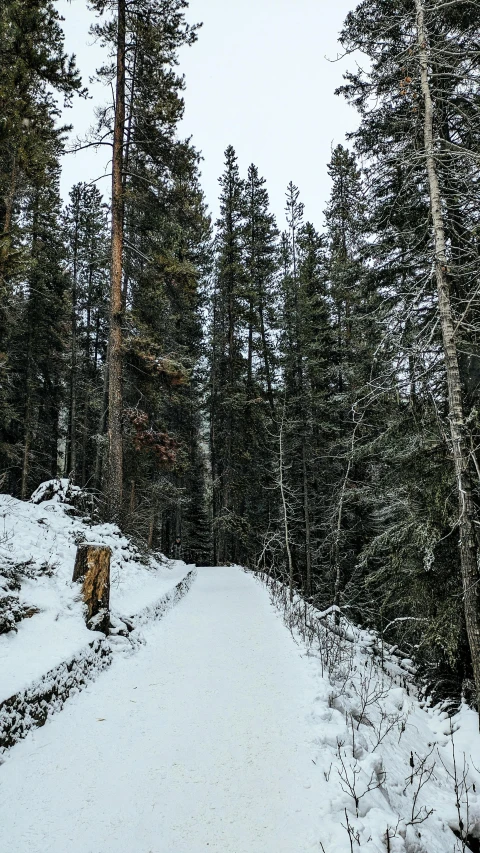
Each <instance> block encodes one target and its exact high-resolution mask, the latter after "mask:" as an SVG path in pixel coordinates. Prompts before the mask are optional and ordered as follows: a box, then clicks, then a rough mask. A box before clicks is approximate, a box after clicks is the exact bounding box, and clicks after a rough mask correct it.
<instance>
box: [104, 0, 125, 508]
mask: <svg viewBox="0 0 480 853" xmlns="http://www.w3.org/2000/svg"><path fill="white" fill-rule="evenodd" d="M125 29H126V21H125V0H118V36H117V80H116V94H115V125H114V134H113V160H112V270H111V287H110V333H109V342H108V480H107V482H108V493H107V504H108V515H109V518H110V519H111V520H112V521H115V522H119V521H120V520H121V512H122V497H123V441H122V408H123V400H122V319H123V294H122V277H123V213H124V193H123V143H124V135H125Z"/></svg>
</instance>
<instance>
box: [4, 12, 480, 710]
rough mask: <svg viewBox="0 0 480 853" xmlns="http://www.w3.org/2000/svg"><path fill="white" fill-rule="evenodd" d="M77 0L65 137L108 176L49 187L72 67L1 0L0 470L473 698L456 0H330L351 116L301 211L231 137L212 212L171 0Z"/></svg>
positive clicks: (58, 36)
mask: <svg viewBox="0 0 480 853" xmlns="http://www.w3.org/2000/svg"><path fill="white" fill-rule="evenodd" d="M91 6H92V8H93V9H94V10H95V11H96V13H97V15H98V19H97V20H98V23H97V25H96V27H95V33H96V36H97V37H98V39H99V40H100V41H101V43H102V44H103V45H104V48H105V54H106V61H105V65H104V67H103V68H101V69H99V71H98V76H99V77H100V78H101V79H103V80H104V82H105V83H106V84H108V87H110V88H111V90H112V91H113V92H114V93H115V98H114V99H113V101H112V103H111V104H109V105H107V106H106V107H105V108H104V109H103V110H100V111H99V112H98V114H97V121H96V126H95V127H94V129H93V130H92V133H91V135H90V137H89V139H88V140H86V141H84V143H83V144H85V145H91V146H100V145H110V146H111V150H112V194H111V198H110V197H108V198H107V199H104V198H102V195H101V193H100V191H99V189H98V188H97V186H96V185H95V184H90V185H88V184H85V183H79V184H77V185H76V186H75V187H73V188H72V190H71V193H70V198H69V202H68V204H66V205H62V203H61V200H60V197H59V191H58V181H59V172H60V165H59V164H60V157H61V155H62V153H63V152H64V150H65V146H66V131H67V128H61V127H59V124H58V120H59V116H60V110H59V106H58V98H59V96H60V97H62V98H64V100H65V101H66V103H67V104H68V103H69V102H70V101H71V99H72V98H73V97H74V96H78V95H80V96H82V95H85V92H84V90H83V89H82V84H81V81H80V77H79V74H78V72H77V70H76V68H75V63H74V61H73V59H70V58H68V57H67V56H66V55H65V53H64V47H63V35H62V30H61V26H60V21H59V19H58V15H57V13H56V11H55V6H54V3H53V2H50V0H35V2H33V3H28V4H26V3H24V2H23V0H5V2H4V3H3V4H2V7H1V9H0V51H1V57H0V58H1V61H0V290H1V306H0V336H1V344H0V350H1V351H0V380H1V384H0V459H1V469H2V484H1V487H2V489H3V490H4V491H8V492H11V493H13V494H15V495H17V496H20V497H22V498H28V496H29V495H30V493H31V491H32V490H33V489H34V488H35V487H36V486H37V485H38V483H39V482H40V481H41V480H44V479H46V478H49V477H52V476H59V475H60V476H68V477H70V478H71V479H72V480H74V481H75V482H76V483H78V484H79V485H81V486H83V487H84V488H85V489H88V490H91V491H92V493H93V494H94V495H96V498H97V502H98V507H99V512H101V513H102V514H103V515H104V516H105V517H108V518H110V519H111V520H113V521H117V522H119V523H120V524H121V526H122V527H123V528H124V529H125V530H128V531H129V532H131V533H132V534H134V535H135V536H137V538H139V539H140V540H142V541H143V542H144V543H145V545H146V546H147V547H150V548H158V549H161V550H163V551H164V552H165V553H166V554H167V555H169V556H179V555H181V556H183V557H184V558H185V559H187V560H192V561H195V562H198V563H200V564H209V563H213V564H218V565H222V564H225V563H227V562H235V563H240V564H242V565H245V566H248V567H250V568H253V569H256V570H258V571H262V572H266V573H268V574H270V575H273V576H275V577H277V578H279V579H282V580H283V581H284V582H285V583H286V584H287V585H288V586H289V588H290V591H291V594H292V595H293V594H294V592H295V590H298V591H301V593H302V594H303V595H305V596H306V597H308V598H309V599H310V600H312V601H313V602H314V603H315V604H316V605H317V606H318V607H319V608H321V609H324V608H325V607H328V606H330V605H336V606H337V607H338V608H339V610H340V611H342V612H343V613H344V614H345V615H347V616H349V617H350V618H351V619H353V620H354V621H356V622H360V623H362V624H363V625H368V626H371V627H373V628H375V629H376V630H378V631H380V632H381V634H382V636H383V637H384V639H385V641H386V642H389V643H394V644H397V645H399V646H400V648H402V649H403V650H405V653H406V654H407V655H408V656H409V657H412V658H413V659H415V661H416V663H417V664H418V666H419V669H420V673H421V674H422V676H423V678H424V681H425V683H426V684H427V685H428V686H429V689H430V690H431V692H432V693H433V695H434V696H444V695H449V696H456V697H458V696H460V695H461V694H462V693H463V695H464V696H466V697H467V698H468V699H469V701H470V700H472V701H474V702H476V701H478V690H479V687H480V602H479V568H478V566H479V548H480V539H479V536H480V533H479V529H480V513H479V508H480V462H479V459H478V452H477V450H478V445H479V440H480V414H479V412H480V400H479V396H480V394H479V389H480V337H479V335H480V323H479V315H478V312H479V308H480V299H479V288H480V251H479V250H480V180H479V175H480V168H479V164H480V144H479V143H480V139H479V134H480V97H479V93H480V89H479V68H480V53H479V50H478V34H479V32H480V26H479V25H480V10H479V7H478V4H474V3H471V2H469V0H453V2H449V3H445V2H441V0H405V2H403V3H401V4H399V3H398V2H394V0H370V2H363V3H360V5H359V6H358V7H357V9H356V10H355V11H352V12H351V13H350V14H349V15H348V17H347V20H346V22H345V25H344V28H343V31H342V33H341V36H340V39H341V44H342V45H343V48H344V50H345V52H346V53H347V54H350V53H353V54H357V55H361V56H362V57H363V58H366V61H365V62H363V64H362V63H359V64H358V66H357V68H356V70H355V71H354V72H352V73H351V74H347V75H346V78H345V82H344V85H343V86H342V87H341V88H340V90H339V92H338V94H339V95H341V96H344V97H346V98H347V100H348V101H349V102H350V103H352V104H353V105H354V106H355V107H356V108H357V109H358V111H359V116H360V120H359V126H358V129H357V130H356V131H355V132H354V133H352V134H351V136H350V140H349V142H350V145H349V146H348V147H345V146H342V145H339V146H337V147H336V148H335V149H334V150H333V151H332V156H331V160H330V163H329V165H328V171H329V175H330V178H331V195H330V199H329V202H328V205H327V207H326V210H325V220H324V223H323V225H322V227H321V228H320V229H317V228H316V227H315V225H314V224H312V223H311V222H309V221H308V219H307V218H306V216H305V212H304V208H303V204H302V201H301V195H300V191H299V189H298V188H297V187H296V186H295V185H294V184H293V183H290V184H289V186H288V188H287V192H286V200H285V221H284V222H283V223H277V222H276V221H275V217H274V216H273V214H272V212H271V210H270V206H269V198H268V192H267V189H266V185H265V181H264V179H263V178H262V177H261V176H260V173H259V170H258V168H257V167H256V166H255V165H252V166H250V168H249V170H248V173H247V174H246V175H241V174H240V170H239V167H238V162H237V158H236V154H235V151H234V149H233V148H232V147H229V148H228V149H227V151H226V153H225V171H224V173H223V175H222V176H221V177H220V214H219V218H218V221H217V223H216V226H215V228H214V229H212V227H211V223H210V219H209V216H208V212H207V208H206V204H205V200H204V197H203V194H202V191H201V188H200V184H199V159H200V158H199V155H198V153H197V152H196V150H195V149H194V147H193V146H192V144H191V142H190V141H185V140H182V139H181V138H180V137H179V135H178V123H179V121H180V119H181V117H182V113H183V99H182V90H183V86H184V83H183V80H182V78H181V77H180V76H179V75H178V73H177V72H176V63H177V54H178V50H179V48H180V47H181V46H182V45H188V44H193V42H194V41H195V40H196V37H197V28H196V27H191V26H189V25H188V24H187V23H186V20H185V11H186V8H187V3H186V0H162V2H153V0H136V2H134V3H129V4H127V3H125V0H95V2H92V3H91ZM363 68H365V69H366V70H362V69H363ZM299 156H301V152H299ZM293 168H294V164H293V166H292V169H293Z"/></svg>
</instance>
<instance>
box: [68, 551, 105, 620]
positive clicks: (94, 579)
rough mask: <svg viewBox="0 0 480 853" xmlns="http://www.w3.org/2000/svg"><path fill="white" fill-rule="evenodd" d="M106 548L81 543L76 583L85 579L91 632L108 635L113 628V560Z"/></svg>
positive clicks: (83, 589)
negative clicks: (111, 619) (111, 591)
mask: <svg viewBox="0 0 480 853" xmlns="http://www.w3.org/2000/svg"><path fill="white" fill-rule="evenodd" d="M111 555H112V552H111V549H110V548H108V547H107V546H105V545H89V544H88V543H86V542H85V543H82V544H81V545H79V546H78V548H77V556H76V558H75V568H74V570H73V578H72V580H73V581H78V580H82V592H83V600H84V602H85V604H86V608H87V612H86V617H85V621H86V623H87V628H89V629H90V630H91V631H103V633H104V634H108V629H109V625H110V557H111Z"/></svg>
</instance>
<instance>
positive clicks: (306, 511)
mask: <svg viewBox="0 0 480 853" xmlns="http://www.w3.org/2000/svg"><path fill="white" fill-rule="evenodd" d="M302 474H303V515H304V521H305V564H306V577H305V592H306V594H307V595H310V593H311V591H312V551H311V543H310V539H311V535H310V503H309V500H310V498H309V490H308V474H307V454H306V437H305V436H304V437H303V440H302Z"/></svg>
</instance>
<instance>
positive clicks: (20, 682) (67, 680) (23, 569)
mask: <svg viewBox="0 0 480 853" xmlns="http://www.w3.org/2000/svg"><path fill="white" fill-rule="evenodd" d="M73 504H75V506H74V505H73ZM88 508H89V507H88V496H87V495H83V494H82V493H81V491H80V490H79V489H78V488H77V487H72V486H71V484H70V483H69V482H68V480H54V481H49V482H48V483H44V484H42V485H41V486H40V487H39V488H38V489H37V490H36V492H35V493H34V494H33V496H32V499H31V501H29V502H27V503H26V502H22V501H18V500H16V499H15V498H12V497H10V496H8V495H0V606H1V604H2V602H3V603H4V605H5V606H4V612H5V613H6V618H5V620H4V623H3V624H4V628H3V630H4V631H6V629H7V628H8V627H11V626H13V630H9V631H6V633H0V719H1V722H0V731H2V728H1V726H2V725H3V735H2V736H1V737H2V738H3V741H4V743H5V742H6V739H7V740H8V738H10V737H13V734H9V735H8V738H7V736H6V734H5V733H6V731H7V730H8V731H10V732H13V731H15V733H18V732H22V731H23V729H24V728H26V729H28V727H29V726H30V722H29V719H30V718H29V716H28V715H32V714H33V716H32V720H33V719H34V717H35V715H37V716H38V718H39V719H40V720H43V710H42V708H41V707H39V708H38V709H37V710H35V711H34V710H32V709H33V706H34V705H35V703H36V702H37V700H38V697H43V698H42V700H41V701H42V702H46V704H47V705H48V706H49V708H50V709H51V710H55V709H56V708H57V707H58V706H59V704H60V705H61V704H62V703H63V701H64V699H65V698H66V696H68V695H69V693H70V692H71V687H72V683H73V682H72V679H73V680H75V679H74V677H73V675H72V672H73V673H74V674H75V673H76V674H79V679H80V681H81V678H83V675H82V673H84V671H85V672H86V671H88V673H89V678H90V679H91V678H92V677H94V676H95V674H96V672H97V671H98V668H99V665H100V660H101V666H100V668H104V666H105V665H108V664H107V663H106V661H107V660H108V658H109V654H111V648H112V647H113V646H117V647H120V646H121V645H122V642H121V639H120V638H118V639H117V638H112V641H111V642H110V645H109V646H108V649H109V650H110V651H109V652H108V653H107V651H106V650H107V645H106V644H105V638H104V636H103V634H99V633H96V632H92V631H88V630H87V628H86V625H85V620H84V615H83V607H84V605H83V602H82V600H81V592H80V588H79V585H78V584H75V583H73V582H72V573H73V566H74V562H75V553H76V548H77V545H78V544H79V543H80V542H86V541H88V542H99V543H101V544H102V545H108V546H110V548H111V550H112V560H111V594H110V604H111V610H112V619H113V621H114V622H115V624H117V625H119V626H121V624H122V619H125V618H126V619H127V621H130V622H132V621H133V624H134V625H135V626H137V624H140V623H141V624H144V623H145V621H146V620H147V619H148V618H158V617H159V616H160V615H163V613H164V612H166V611H167V609H168V608H169V607H170V606H173V603H175V601H176V600H178V598H179V597H181V596H182V595H184V594H185V592H186V591H187V589H188V587H189V585H190V584H191V581H192V579H193V574H192V571H191V570H192V567H191V566H187V565H186V564H185V563H182V562H180V561H167V560H164V559H163V558H159V559H157V558H154V557H145V556H144V555H142V554H141V553H140V552H139V550H138V548H136V546H135V545H134V544H133V543H132V542H131V541H130V540H129V539H128V538H127V537H126V536H123V535H122V534H121V532H120V530H119V529H118V528H117V527H116V526H115V525H112V524H97V523H94V522H92V520H91V518H90V517H88V516H83V517H82V514H81V512H82V510H83V511H84V510H85V509H88ZM79 511H80V514H79ZM12 603H13V605H12ZM24 612H25V613H28V614H29V615H30V618H24V619H21V621H18V622H16V623H15V617H16V614H17V613H18V614H22V613H24ZM11 614H12V615H11ZM138 614H141V616H140V617H139V618H140V622H138V623H137V622H136V621H135V620H136V616H137V615H138ZM9 617H10V618H9ZM16 618H18V617H16ZM1 630H2V629H1V627H0V631H1ZM119 630H120V628H119ZM114 633H118V631H117V632H114ZM136 636H137V637H138V632H137V633H136ZM135 642H136V639H135V638H134V637H133V636H132V638H131V640H130V643H129V647H131V646H132V644H134V643H135ZM127 645H128V644H127ZM123 646H124V647H125V643H124V644H123ZM99 656H100V657H99ZM69 667H73V670H72V669H69ZM52 679H53V682H52V684H53V686H54V688H55V689H54V690H53V693H52V696H49V695H48V694H49V689H48V684H49V683H50V681H51V680H52ZM77 681H78V679H77ZM80 681H79V683H80ZM77 686H78V684H77ZM35 697H36V698H35ZM7 700H8V701H7ZM37 704H38V703H37ZM40 704H41V703H40ZM42 707H43V706H42ZM12 708H15V714H16V715H17V716H18V715H19V718H20V717H22V715H24V714H25V715H26V717H25V726H23V727H22V725H21V724H20V723H19V722H18V720H16V721H15V722H12V719H11V709H12ZM9 709H10V710H9ZM2 715H3V716H2ZM32 724H38V723H32ZM12 726H13V728H12ZM15 738H16V734H15Z"/></svg>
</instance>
